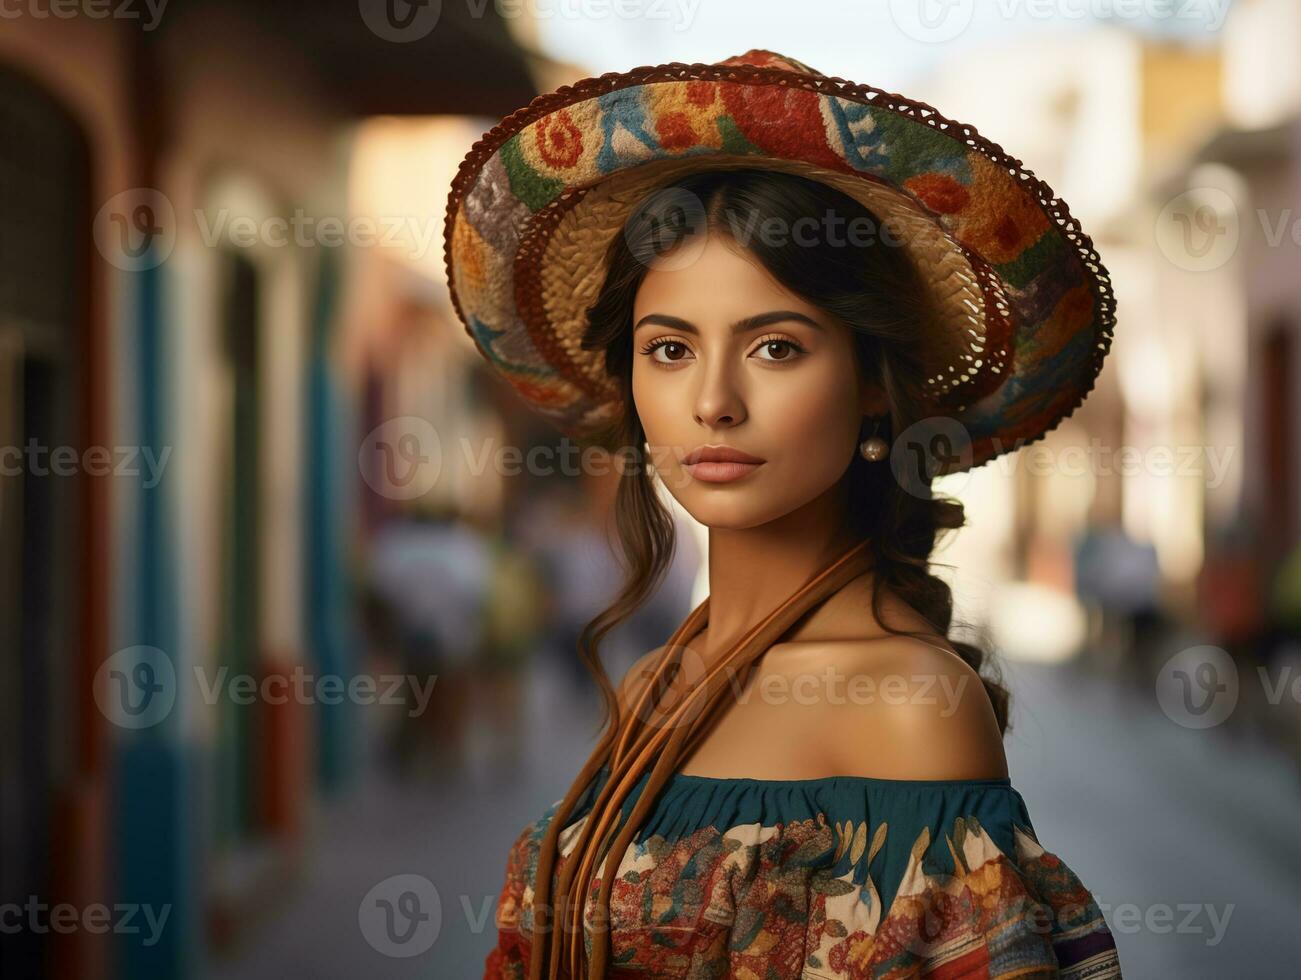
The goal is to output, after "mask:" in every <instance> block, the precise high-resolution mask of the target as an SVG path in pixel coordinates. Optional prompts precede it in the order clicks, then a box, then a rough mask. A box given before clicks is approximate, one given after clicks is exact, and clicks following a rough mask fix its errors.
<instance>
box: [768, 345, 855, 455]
mask: <svg viewBox="0 0 1301 980" xmlns="http://www.w3.org/2000/svg"><path fill="white" fill-rule="evenodd" d="M770 390H771V391H772V394H773V395H774V396H778V397H774V398H773V399H772V400H771V401H770V403H769V405H768V410H767V412H766V413H765V414H766V415H767V416H768V418H769V419H770V421H771V424H770V425H769V426H766V427H767V428H769V429H770V431H772V432H773V433H774V434H775V435H776V436H777V438H778V440H779V442H780V444H782V445H785V446H797V447H799V448H800V454H801V455H802V456H804V457H805V458H806V459H807V460H808V461H809V462H812V461H813V457H827V458H830V459H831V460H832V461H836V460H840V459H841V457H844V456H845V453H846V451H847V450H846V447H847V446H849V445H850V444H851V443H853V442H854V440H855V439H856V438H857V435H858V426H859V419H858V410H857V389H856V387H855V382H854V377H853V375H852V374H848V373H846V372H844V371H843V370H842V369H841V368H839V367H838V366H837V367H836V368H834V369H829V370H824V371H818V372H808V373H806V374H805V375H804V376H803V377H799V378H795V377H794V374H792V383H791V384H789V385H781V386H776V385H774V386H773V387H772V389H770ZM845 458H846V459H847V458H848V457H845ZM842 461H843V460H842Z"/></svg>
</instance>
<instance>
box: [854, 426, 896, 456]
mask: <svg viewBox="0 0 1301 980" xmlns="http://www.w3.org/2000/svg"><path fill="white" fill-rule="evenodd" d="M880 427H881V419H877V420H876V422H875V423H874V424H873V425H872V435H871V436H869V437H868V438H866V439H864V440H863V441H862V442H860V443H859V444H858V453H859V455H860V456H862V457H863V458H864V459H865V460H867V461H868V462H869V463H879V462H880V461H881V460H883V459H885V457H886V456H887V455H888V454H889V452H890V446H889V444H887V443H886V441H885V440H884V439H882V438H881V437H880V436H878V435H877V434H876V431H877V429H879V428H880Z"/></svg>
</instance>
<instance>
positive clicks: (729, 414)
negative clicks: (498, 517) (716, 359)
mask: <svg viewBox="0 0 1301 980" xmlns="http://www.w3.org/2000/svg"><path fill="white" fill-rule="evenodd" d="M727 367H728V366H727V364H726V363H717V364H715V365H714V366H713V368H712V369H709V368H707V369H706V370H704V371H701V372H699V373H700V378H701V381H700V387H699V388H698V389H697V390H696V396H695V406H694V409H693V417H694V418H695V420H696V424H697V425H703V426H705V427H706V428H711V429H712V428H717V427H720V426H728V427H730V426H733V425H738V424H739V423H740V422H742V421H743V420H744V419H745V401H744V399H743V398H742V397H741V392H740V391H739V390H738V389H737V386H736V384H735V382H734V380H733V378H732V377H731V376H730V374H729V372H728V370H727Z"/></svg>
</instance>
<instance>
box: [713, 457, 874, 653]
mask: <svg viewBox="0 0 1301 980" xmlns="http://www.w3.org/2000/svg"><path fill="white" fill-rule="evenodd" d="M846 492H847V487H846V485H845V481H843V480H842V481H840V482H839V483H837V484H836V485H835V486H833V487H832V488H831V489H830V490H828V491H827V492H826V493H824V494H823V495H822V496H821V497H818V498H816V499H815V500H812V501H810V502H809V503H808V504H806V505H805V506H803V507H801V508H799V509H797V510H794V511H792V512H791V513H789V514H786V515H784V516H783V517H781V518H778V519H777V520H775V521H770V522H768V523H766V524H761V525H758V526H756V527H750V528H741V529H733V528H710V529H709V624H708V634H707V644H706V645H707V650H708V652H710V653H712V652H717V651H719V650H723V649H726V648H727V647H728V646H730V645H731V644H732V643H733V642H735V641H736V640H737V639H738V638H739V637H740V636H741V635H742V634H744V633H745V632H747V631H748V630H749V629H750V628H752V627H753V626H754V625H755V624H756V623H758V622H759V621H760V620H761V619H763V617H764V616H766V615H767V614H768V613H770V612H771V611H772V610H773V609H775V608H777V607H778V606H779V605H781V603H782V602H784V601H785V600H786V599H787V598H788V597H789V596H790V595H791V594H792V593H794V592H795V591H796V590H797V589H798V588H799V587H800V586H801V585H803V584H804V583H805V582H807V581H808V580H809V579H810V578H812V577H813V576H814V575H815V574H817V572H819V571H820V570H821V569H822V568H824V567H825V566H826V565H828V564H830V563H831V562H832V561H833V560H835V558H836V557H838V556H839V555H840V554H841V553H843V552H844V551H846V550H848V549H849V548H850V546H852V545H853V544H854V541H855V539H854V538H853V537H852V536H851V534H850V532H849V531H848V529H847V522H846V520H845V517H846V506H847V500H846V499H845V495H846Z"/></svg>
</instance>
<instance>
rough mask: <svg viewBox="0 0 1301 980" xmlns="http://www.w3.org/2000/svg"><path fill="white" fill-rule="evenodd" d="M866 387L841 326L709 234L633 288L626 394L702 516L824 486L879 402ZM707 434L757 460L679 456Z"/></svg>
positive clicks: (771, 514)
mask: <svg viewBox="0 0 1301 980" xmlns="http://www.w3.org/2000/svg"><path fill="white" fill-rule="evenodd" d="M678 266H680V267H678ZM868 387H869V386H866V385H860V382H859V377H858V373H857V370H856V367H855V354H854V347H853V340H852V336H851V333H850V330H849V328H848V327H846V326H844V325H843V324H841V323H839V322H838V321H837V320H835V319H834V318H832V317H830V316H829V315H827V314H825V313H823V312H822V311H820V310H819V309H818V308H817V307H814V306H811V305H809V304H808V303H806V302H805V301H804V300H802V299H800V298H799V297H798V296H795V295H794V294H792V293H790V292H789V291H787V290H786V289H785V288H784V287H782V286H781V285H780V284H779V283H778V282H776V280H774V279H773V278H772V277H771V276H770V275H769V274H768V273H767V271H766V270H765V269H764V268H763V266H762V265H760V264H759V262H758V260H757V259H753V258H751V257H749V256H748V255H746V254H744V253H742V252H740V251H739V250H737V248H736V247H735V246H733V245H731V244H730V243H728V242H727V241H726V240H724V239H722V238H719V237H718V236H710V237H709V238H708V239H707V240H706V242H705V244H704V245H703V246H701V247H700V250H699V252H698V255H697V257H696V258H695V260H694V261H691V262H689V263H686V264H685V265H683V264H681V263H673V262H666V263H663V264H662V265H661V266H660V267H659V268H656V267H652V268H651V269H650V271H649V272H648V273H647V274H646V277H645V279H644V280H643V282H642V285H641V288H640V289H639V290H638V292H637V298H636V300H635V302H634V305H633V371H632V390H633V400H634V402H635V403H636V406H637V412H638V414H639V415H640V417H641V421H642V425H643V427H644V428H645V430H646V439H647V442H648V444H649V447H650V452H651V459H652V461H653V462H654V466H655V468H656V470H657V471H658V472H659V474H660V476H661V478H662V479H663V480H664V482H665V485H666V486H667V487H668V489H669V491H670V492H671V493H672V494H673V496H674V497H675V498H676V499H677V500H678V502H679V503H681V504H682V506H683V507H684V508H685V509H686V510H687V512H688V513H690V514H691V516H692V517H694V518H695V519H696V520H698V521H700V522H701V523H702V524H705V525H706V526H708V527H718V528H748V527H755V526H757V525H760V524H764V523H767V522H768V521H772V520H775V519H777V518H779V517H782V516H784V515H786V514H789V513H790V512H792V511H794V510H796V509H797V508H799V507H801V506H803V505H804V504H807V503H809V502H810V501H812V500H814V499H815V498H817V497H818V496H819V495H821V494H822V493H824V492H825V491H827V490H828V489H830V488H831V487H832V486H833V485H834V484H835V483H836V482H837V481H838V480H839V479H840V478H841V477H842V476H843V475H844V473H845V470H846V469H847V468H848V466H849V464H850V461H851V460H852V458H853V454H854V452H855V451H856V449H857V443H858V438H859V427H860V424H861V422H862V417H863V415H864V414H869V413H871V412H872V411H873V406H875V405H877V404H880V398H879V395H877V396H872V395H869V393H868ZM709 447H714V448H717V447H727V448H728V449H732V450H739V451H741V452H742V453H746V454H749V456H751V457H753V458H755V459H757V460H761V461H762V462H759V463H753V464H747V463H739V464H738V463H709V462H705V463H697V464H694V465H692V464H691V461H690V454H691V453H693V452H694V451H703V450H705V449H708V448H709Z"/></svg>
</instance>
